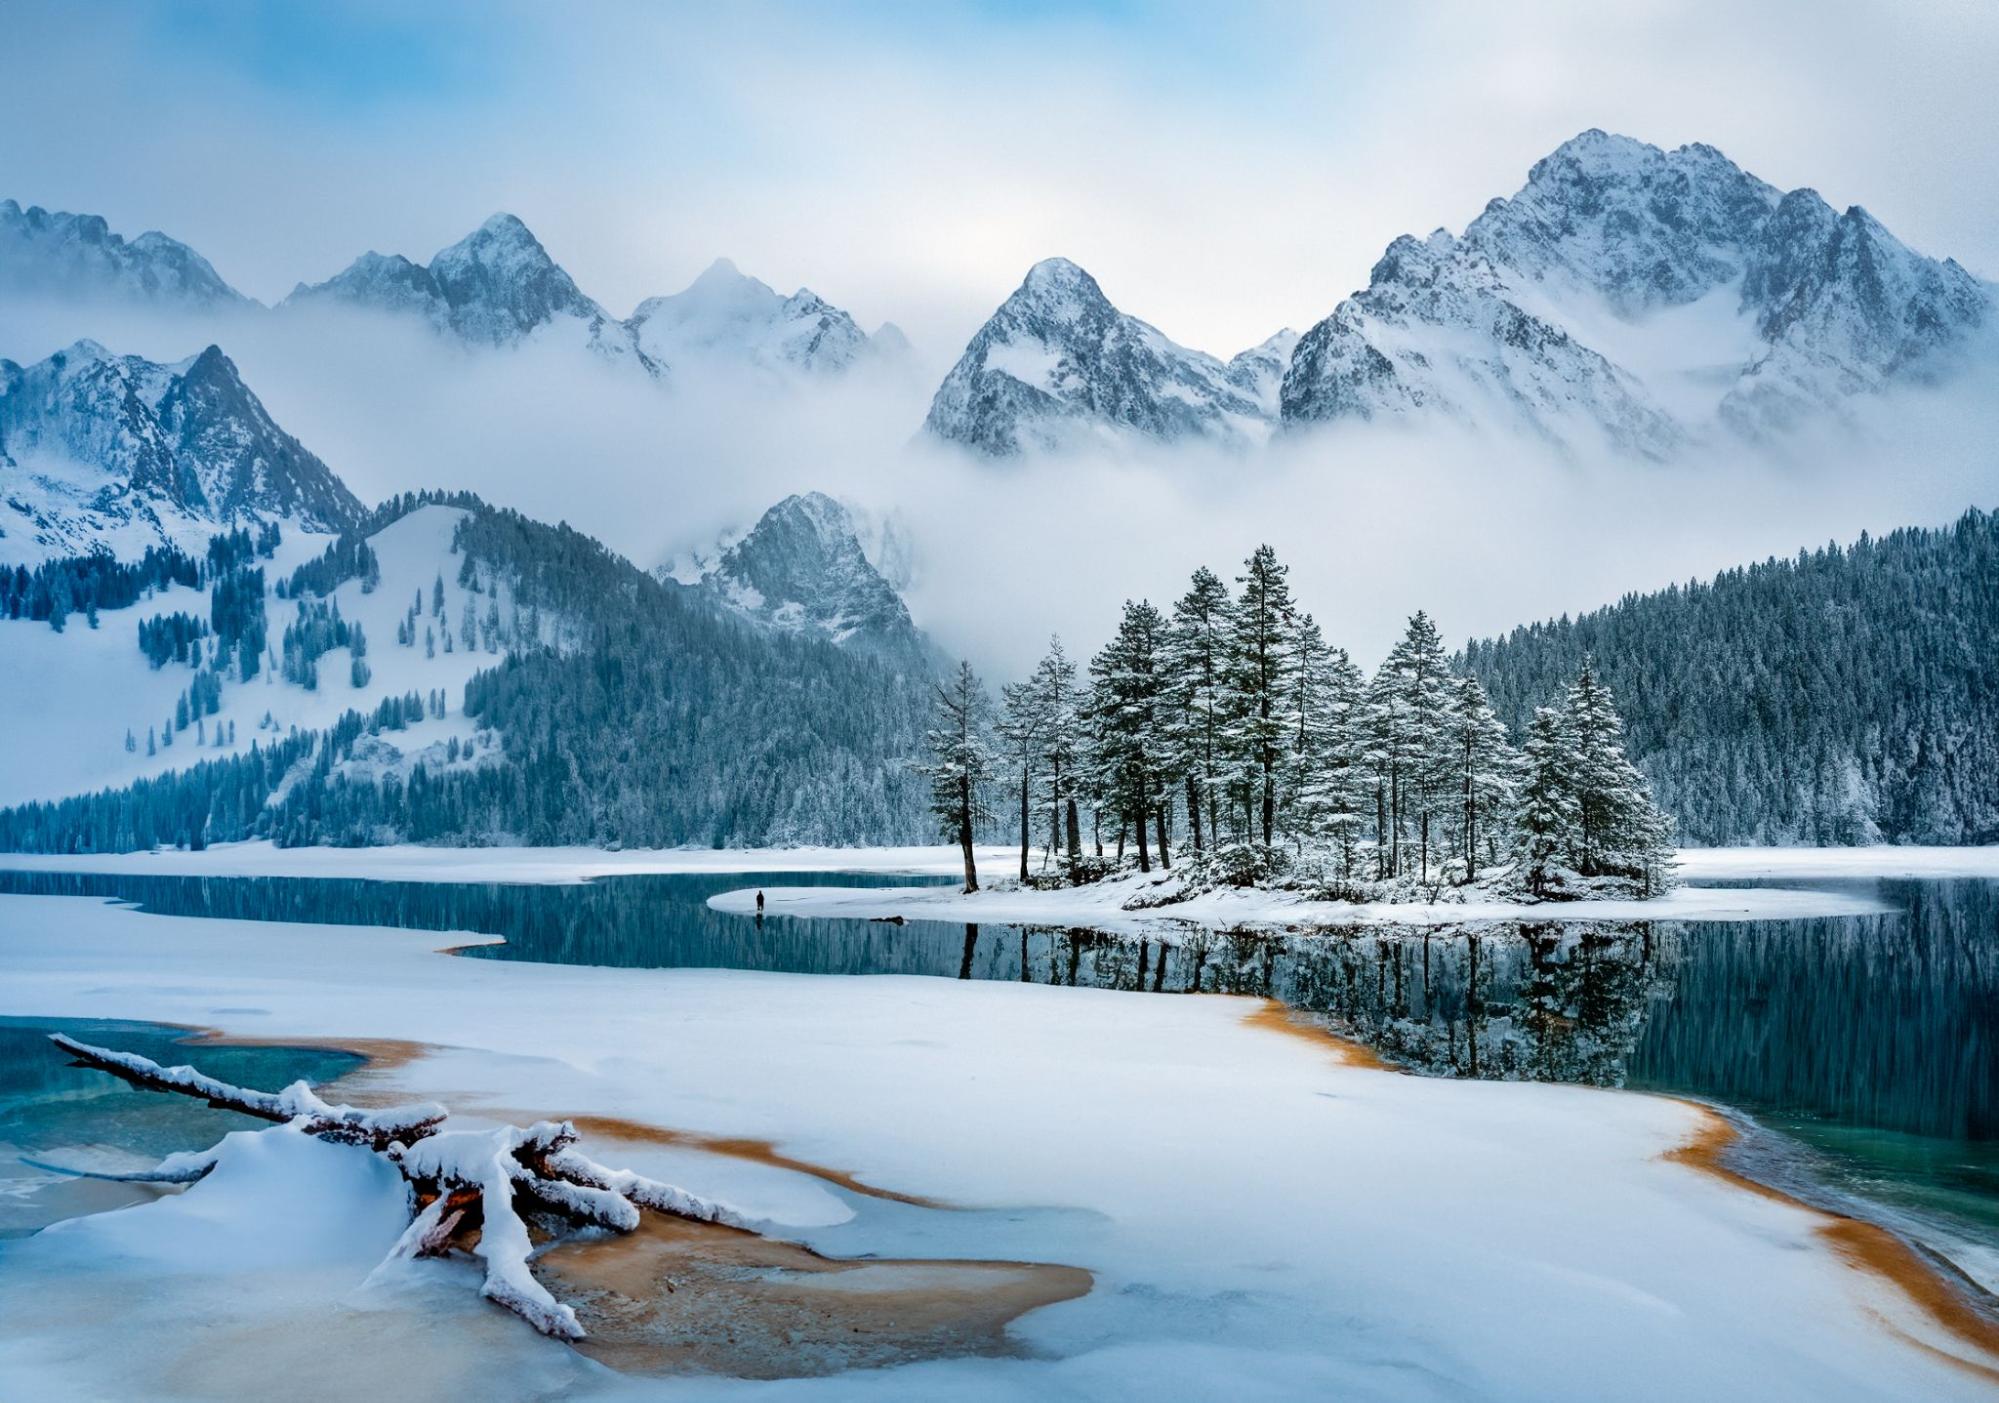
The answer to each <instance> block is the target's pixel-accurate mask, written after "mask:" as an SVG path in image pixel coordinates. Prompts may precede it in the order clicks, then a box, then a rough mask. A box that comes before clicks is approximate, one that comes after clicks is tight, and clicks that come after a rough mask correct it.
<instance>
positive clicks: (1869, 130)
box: [0, 0, 1999, 353]
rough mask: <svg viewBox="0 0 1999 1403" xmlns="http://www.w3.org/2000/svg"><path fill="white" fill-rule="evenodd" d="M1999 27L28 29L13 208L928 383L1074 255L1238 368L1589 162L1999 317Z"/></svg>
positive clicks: (1018, 8) (102, 16)
mask: <svg viewBox="0 0 1999 1403" xmlns="http://www.w3.org/2000/svg"><path fill="white" fill-rule="evenodd" d="M1995 9H1999V7H1992V6H1989V5H1983V4H1973V3H1957V0H1937V3H1931V4H1926V5H1921V6H1906V5H1889V4H1886V3H1876V0H1830V2H1829V3H1815V4H1804V3H1792V2H1791V0H1784V3H1771V4H1762V5H1756V6H1742V5H1722V4H1710V3H1705V0H1703V2H1702V3H1668V0H1634V3H1630V4H1619V5H1609V6H1605V5H1597V4H1585V3H1580V0H1576V2H1575V3H1568V2H1567V0H1561V2H1560V3H1558V2H1557V0H1548V3H1520V4H1513V5H1506V6H1496V5H1485V4H1474V3H1462V4H1459V3H1443V4H1436V5H1430V6H1402V7H1377V6H1367V5H1351V6H1343V5H1328V4H1297V5H1285V4H1274V3H1243V4H1235V5H1222V6H1218V5H1201V4H1141V3H1137V0H1097V3H1089V4H1082V5H1077V4H1057V3H1052V0H1049V2H1048V3H1042V0H1034V2H1033V3H1021V2H1020V0H1012V2H1009V0H975V2H974V3H963V4H947V3H897V4H875V5H860V4H784V3H771V2H770V0H763V2H762V3H747V4H735V5H727V6H706V5H704V6H678V5H661V4H632V5H623V4H610V3H595V4H587V5H565V6H534V5H525V4H497V3H495V4H470V3H466V4H424V5H416V6H411V5H407V4H388V3H353V4H323V5H303V4H272V5H266V6H259V5H252V4H248V3H228V4H221V3H174V4H166V3H160V4H101V5H90V6H77V5H69V4H60V3H48V0H10V4H9V6H8V17H7V30H8V35H9V40H10V48H11V50H12V53H13V61H12V62H11V63H10V65H9V67H10V81H9V82H8V83H7V84H5V85H4V86H0V120H4V122H5V124H6V130H7V131H9V132H10V133H12V139H10V140H9V141H8V142H6V143H5V144H4V146H0V194H4V195H9V196H12V197H14V198H17V199H20V200H22V201H24V202H28V203H40V204H45V205H49V206H52V207H61V208H70V209H84V210H90V211H93V212H99V213H103V214H105V215H106V216H107V217H108V218H110V219H111V220H112V223H113V225H114V227H117V228H120V229H122V230H125V231H127V232H130V233H136V232H138V231H139V230H141V229H146V228H160V229H164V230H166V231H167V232H169V233H172V234H175V235H176V236H178V237H181V238H185V239H187V240H188V241H189V242H191V243H193V244H194V245H195V246H196V247H198V248H200V249H201V250H202V251H203V252H205V253H207V254H208V255H209V257H210V258H211V259H212V260H213V261H214V262H215V263H216V265H217V267H218V268H219V269H220V270H221V271H222V272H223V274H224V275H225V276H226V277H228V278H230V279H231V280H232V281H234V282H236V283H237V284H238V285H240V286H242V287H243V288H245V290H247V291H249V292H251V293H253V294H254V295H257V296H260V297H265V298H274V297H278V296H281V295H283V293H284V292H286V291H287V290H289V288H290V286H291V284H292V283H293V282H295V281H297V280H299V279H316V278H321V277H325V276H327V275H328V274H330V273H332V272H333V271H335V270H336V269H338V268H339V267H340V266H342V265H344V264H345V263H346V262H347V261H348V260H349V259H351V258H352V257H353V256H354V255H355V254H357V253H359V252H360V251H362V250H363V249H365V248H370V247H373V248H377V249H381V250H383V251H385V252H387V251H393V252H402V253H407V254H410V255H412V256H416V257H424V256H428V254H429V253H431V252H432V251H434V250H435V249H436V248H438V247H440V246H442V245H443V244H446V243H449V242H451V241H452V240H454V239H456V238H457V237H458V236H459V235H461V234H462V233H463V232H465V231H466V230H467V229H469V228H471V227H472V226H473V225H475V224H476V223H478V222H479V221H480V220H481V219H483V218H484V217H485V216H486V215H488V214H490V213H492V212H493V211H494V210H496V209H501V208H505V209H509V210H512V211H513V212H515V213H517V214H519V215H521V216H522V217H523V218H524V219H526V220H527V222H528V223H529V225H530V226H531V227H533V228H534V229H535V230H536V231H537V233H539V234H540V235H541V236H542V238H543V241H544V242H545V243H547V244H548V246H549V247H550V249H551V251H552V252H553V253H555V255H556V256H557V257H558V258H559V259H560V260H561V261H562V262H563V263H564V264H565V265H566V266H568V267H569V268H570V270H571V271H572V272H573V273H574V274H575V275H576V277H577V279H578V281H579V282H581V283H582V284H583V286H584V287H585V289H586V290H587V291H589V292H591V293H592V294H593V295H595V296H597V297H598V298H600V299H601V300H603V301H604V302H605V303H607V304H608V305H609V306H610V307H611V308H612V309H613V310H614V311H617V312H621V313H622V312H624V311H626V310H629V308H630V306H631V305H632V304H633V303H635V302H636V301H637V300H639V299H640V298H641V297H644V296H647V295H650V294H653V293H658V292H662V291H671V290H674V289H676V288H678V287H680V286H683V285H684V284H685V283H686V282H687V281H688V280H689V279H691V278H692V277H693V275H694V274H695V273H697V272H698V271H699V270H700V269H701V268H702V267H703V266H705V265H706V264H707V263H708V262H709V261H711V260H712V259H713V258H714V257H716V256H717V255H721V254H727V255H729V256H731V257H733V258H734V259H735V260H736V261H737V262H738V263H739V264H740V265H742V266H743V267H744V268H745V269H746V270H747V271H750V272H753V273H756V274H758V275H760V276H763V277H764V278H766V279H767V280H768V281H770V282H772V283H774V284H776V285H778V286H780V287H781V288H783V289H785V290H789V289H790V288H792V287H795V286H798V285H800V284H806V285H810V286H812V287H813V288H814V289H815V290H817V291H819V292H821V293H822V294H824V295H826V296H828V297H830V298H832V299H833V300H835V301H837V302H841V303H842V304H844V305H848V306H851V307H853V308H854V310H855V311H856V313H857V315H859V316H860V317H861V318H862V319H863V320H864V321H867V322H870V323H872V322H874V321H879V320H882V319H885V318H886V319H894V320H896V321H899V322H901V323H903V324H904V325H905V326H907V327H908V328H909V329H910V330H911V332H912V333H913V334H914V335H916V336H917V338H918V340H919V343H923V342H926V341H928V342H930V343H932V344H935V345H939V346H941V347H942V348H943V350H944V351H946V352H948V350H949V349H950V345H949V343H950V342H951V341H952V340H953V339H954V338H955V339H959V340H961V339H962V336H963V334H965V333H966V332H968V331H969V330H970V328H971V327H972V326H973V325H975V324H976V322H977V320H978V318H979V317H980V316H981V315H983V313H984V312H985V311H987V310H989V309H990V308H991V307H992V306H993V305H994V304H995V303H996V302H998V301H999V300H1000V299H1001V298H1002V297H1004V296H1005V294H1006V292H1007V291H1009V290H1010V289H1011V287H1012V286H1013V285H1014V284H1015V283H1016V282H1017V281H1018V280H1019V277H1020V275H1021V273H1022V272H1023V271H1024V270H1025V268H1026V267H1027V266H1028V265H1029V264H1030V263H1032V262H1033V261H1034V260H1035V259H1037V258H1039V257H1042V256H1045V255H1048V254H1052V253H1061V254H1065V255H1067V256H1069V257H1073V258H1076V259H1077V260H1078V261H1079V262H1082V263H1084V265H1085V266H1087V267H1089V268H1090V269H1091V270H1092V271H1093V272H1095V273H1096V274H1097V276H1098V277H1099V279H1100V280H1101V281H1102V282H1103V283H1104V285H1105V288H1106V290H1107V291H1108V292H1109V293H1110V294H1111V296H1112V297H1113V298H1114V299H1116V300H1117V301H1119V302H1120V303H1121V304H1122V305H1125V306H1127V307H1128V308H1129V309H1131V310H1133V311H1136V312H1138V313H1139V314H1140V315H1143V316H1146V317H1148V318H1149V319H1151V320H1153V321H1155V322H1157V323H1158V324H1159V325H1160V326H1161V327H1162V328H1163V329H1165V330H1166V331H1167V332H1168V333H1169V334H1171V335H1174V336H1176V337H1178V338H1180V339H1182V340H1184V341H1187V342H1190V343H1192V344H1196V345H1202V346H1205V347H1207V348H1209V349H1212V350H1215V351H1218V352H1224V353H1226V352H1230V351H1233V350H1236V349H1239V348H1240V347H1241V346H1244V345H1247V344H1250V343H1252V342H1254V341H1257V340H1260V339H1262V337H1263V336H1265V335H1268V334H1269V333H1270V332H1271V331H1273V330H1275V329H1276V328H1277V327H1278V326H1280V325H1284V324H1287V323H1288V324H1290V325H1293V326H1298V327H1302V326H1304V325H1306V324H1308V323H1309V322H1310V321H1312V320H1314V319H1316V318H1317V317H1319V316H1321V315H1323V314H1324V313H1325V312H1326V311H1327V310H1329V309H1330V307H1331V306H1332V305H1333V303H1334V302H1336V301H1337V300H1338V298H1339V297H1340V296H1341V295H1343V294H1344V293H1346V292H1347V291H1350V290H1351V289H1352V288H1353V287H1354V286H1356V285H1358V284H1359V283H1361V282H1362V281H1364V280H1365V277H1366V272H1367V268H1368V266H1369V265H1370V264H1371V263H1372V261H1373V259H1374V258H1375V257H1376V256H1378V254H1379V253H1380V251H1381V249H1382V248H1383V247H1384V246H1385V245H1386V244H1387V243H1388V242H1389V240H1390V239H1392V238H1393V237H1394V236H1395V235H1397V234H1399V233H1402V232H1405V231H1413V232H1427V231H1428V230H1429V229H1431V228H1434V227H1437V226H1439V225H1448V226H1450V227H1453V228H1456V227H1461V226H1462V225H1463V223H1464V222H1465V221H1466V220H1467V219H1469V218H1471V217H1472V216H1473V215H1475V214H1476V213H1477V212H1478V210H1479V208H1480V207H1481V206H1482V205H1483V204H1484V203H1485V201H1486V200H1487V199H1488V198H1490V197H1492V196H1495V195H1501V194H1506V193H1510V192H1511V191H1512V190H1513V189H1515V188H1517V187H1518V185H1519V184H1520V182H1521V180H1522V178H1523V177H1524V175H1525V172H1526V169H1527V167H1528V166H1529V165H1531V164H1532V162H1533V161H1534V160H1535V159H1536V158H1538V157H1539V156H1541V155H1543V154H1545V153H1546V152H1547V151H1548V150H1549V149H1551V148H1552V147H1553V146H1554V145H1556V144H1558V143H1559V142H1560V141H1561V140H1563V139H1564V138H1566V137H1568V136H1570V135H1573V134H1574V133H1575V132H1576V131H1578V130H1581V129H1582V128H1584V127H1587V126H1603V127H1606V128H1609V129H1611V130H1619V131H1625V132H1627V133H1629V134H1631V135H1634V136H1638V137H1642V138H1644V139H1647V140H1652V141H1656V142H1659V143H1661V144H1665V145H1674V144H1678V143H1680V142H1683V141H1691V140H1703V141H1708V142H1711V143H1713V144H1715V145H1718V146H1720V147H1721V148H1722V149H1723V150H1724V151H1726V152H1727V153H1728V154H1729V155H1731V156H1732V157H1734V158H1735V159H1736V160H1738V161H1739V162H1741V163H1742V164H1743V165H1745V166H1747V167H1748V168H1749V169H1751V170H1754V171H1756V172H1757V173H1758V174H1760V175H1763V176H1764V177H1765V178H1766V179H1768V180H1770V181H1772V182H1773V183H1775V184H1778V185H1782V186H1787V187H1788V186H1791V185H1797V184H1810V185H1813V186H1815V187H1817V188H1819V189H1820V190H1821V191H1822V193H1824V194H1825V195H1826V196H1827V198H1828V199H1830V200H1832V201H1833V202H1834V203H1835V204H1840V205H1844V204H1847V203H1854V202H1858V203H1863V204H1866V205H1867V206H1868V207H1869V208H1870V209H1871V210H1873V211H1874V212H1875V213H1876V214H1877V215H1878V216H1879V217H1880V218H1882V220H1883V221H1884V222H1885V223H1887V224H1888V225H1889V227H1890V228H1892V229H1894V230H1896V231H1897V232H1898V233H1900V234H1901V235H1903V236H1904V237H1905V238H1907V239H1908V240H1909V241H1910V242H1912V243H1914V244H1916V245H1917V246H1918V247H1920V248H1923V249H1924V250H1925V251H1927V252H1932V253H1936V254H1939V255H1941V254H1954V255H1956V256H1957V257H1958V258H1959V260H1960V261H1961V262H1964V263H1966V264H1967V265H1968V266H1970V267H1972V268H1973V269H1974V270H1976V271H1978V272H1980V273H1982V274H1984V275H1986V276H1999V176H1995V171H1999V137H1995V135H1994V133H1995V132H1999V99H1995V97H1994V95H1993V92H1992V90H1991V89H1992V86H1993V85H1992V84H1991V83H1990V79H1989V75H1990V73H1991V72H1992V71H1993V69H1994V64H1995V60H1999V17H1995Z"/></svg>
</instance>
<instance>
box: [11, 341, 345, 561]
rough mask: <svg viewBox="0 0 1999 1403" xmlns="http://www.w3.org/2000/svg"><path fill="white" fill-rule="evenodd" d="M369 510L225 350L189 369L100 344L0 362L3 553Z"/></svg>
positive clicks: (14, 557)
mask: <svg viewBox="0 0 1999 1403" xmlns="http://www.w3.org/2000/svg"><path fill="white" fill-rule="evenodd" d="M360 515H361V504H360V502H359V501H357V500H356V499H355V497H354V494H353V493H351V492H349V491H348V490H347V488H346V486H345V485H344V484H343V483H342V482H341V481H340V479H339V478H337V477H335V476H334V474H333V472H332V470H331V469H330V468H328V467H327V466H326V464H324V463H322V462H321V461H320V460H319V459H318V458H316V457H314V456H313V455H312V454H311V453H309V452H308V451H307V450H306V449H305V447H304V446H303V445H301V444H300V443H299V441H298V440H297V439H295V438H293V437H292V436H291V435H290V434H287V433H286V432H285V431H284V430H283V429H281V428H279V427H278V426H277V424H275V423H274V422H272V420H271V417H270V415H269V414H268V413H266V412H265V409H264V406H263V405H262V403H260V402H259V401H258V399H257V397H256V396H255V395H254V394H252V393H251V392H250V389H249V387H248V386H246V385H245V384H244V383H243V380H242V377H241V376H240V375H238V374H237V372H236V367H235V365H234V364H233V363H232V362H231V361H230V359H229V358H228V357H227V356H225V355H224V354H223V353H222V352H221V350H220V349H218V348H217V347H214V346H210V347H209V348H208V349H207V350H205V351H203V352H201V354H199V355H197V356H193V357H191V358H189V359H188V360H184V361H181V362H179V363H178V364H175V365H159V364H155V363H154V362H152V361H148V360H145V359H142V358H141V357H138V356H114V355H112V354H111V353H110V352H109V351H106V350H105V349H104V348H103V347H102V346H100V345H98V344H97V343H96V342H93V341H79V342H77V343H76V344H75V345H73V346H71V347H69V348H68V349H67V350H64V351H59V352H57V353H56V354H55V355H53V356H50V357H49V358H48V359H47V360H44V361H39V362H37V363H35V364H34V365H31V366H27V367H22V366H19V365H16V364H15V363H14V362H12V361H3V360H0V532H4V535H0V559H4V560H7V561H10V562H20V561H25V560H33V559H39V558H40V557H42V556H45V555H49V554H74V553H80V552H83V551H87V550H91V549H95V548H99V547H103V548H106V549H110V550H112V551H113V552H114V553H117V554H121V555H123V554H133V553H137V552H138V551H141V550H143V549H144V548H145V547H146V546H147V545H151V544H156V543H158V542H160V541H163V540H174V541H187V540H194V541H197V542H198V541H200V540H202V539H204V538H205V537H206V536H207V535H209V534H210V533H211V532H213V531H214V529H215V528H216V527H218V526H222V525H228V524H232V523H238V522H245V521H252V520H284V521H289V522H291V523H293V524H294V525H297V526H300V527H304V528H307V529H310V530H319V531H332V530H338V529H341V528H343V527H347V526H350V525H352V524H353V523H354V522H355V521H356V520H358V519H359V517H360Z"/></svg>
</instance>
